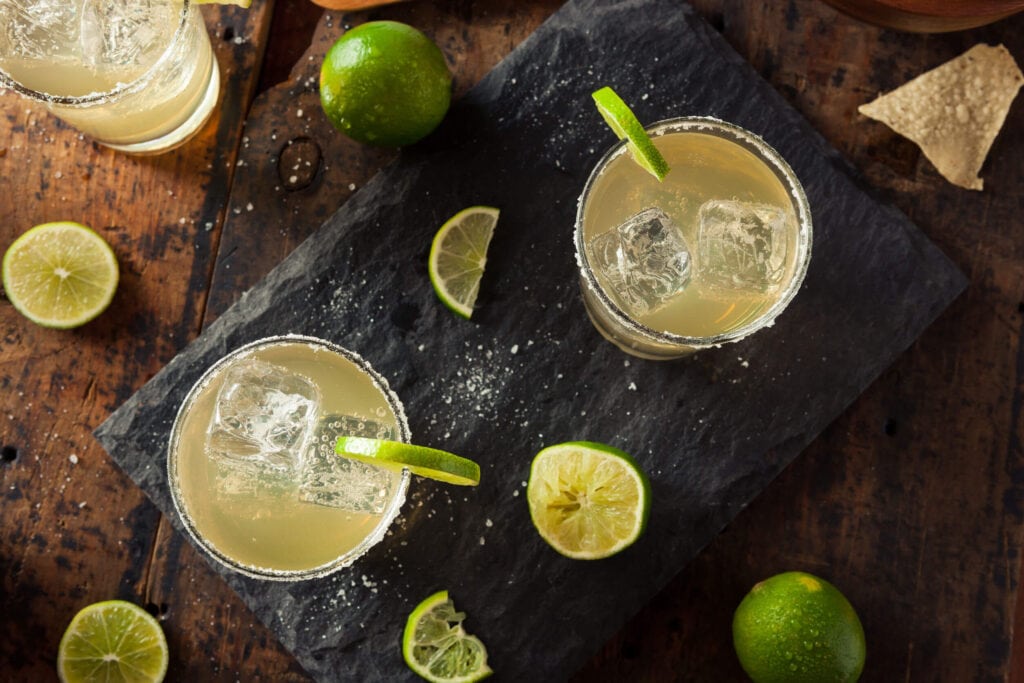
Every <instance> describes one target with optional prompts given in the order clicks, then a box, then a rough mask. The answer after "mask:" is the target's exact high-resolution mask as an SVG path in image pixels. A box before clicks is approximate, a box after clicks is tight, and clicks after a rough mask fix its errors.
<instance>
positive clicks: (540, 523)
mask: <svg viewBox="0 0 1024 683" xmlns="http://www.w3.org/2000/svg"><path fill="white" fill-rule="evenodd" d="M526 498H527V502H528V503H529V506H530V518H531V519H532V520H533V525H534V526H535V527H536V528H537V532H538V533H540V535H541V537H542V538H543V539H544V540H545V541H547V542H548V544H549V545H550V546H551V547H552V548H554V549H555V550H557V551H558V552H559V553H561V554H562V555H565V556H566V557H571V558H573V559H577V560H597V559H601V558H605V557H609V556H611V555H614V554H616V553H618V552H619V551H621V550H623V549H624V548H626V547H628V546H630V545H632V544H633V543H634V542H635V541H636V540H637V539H638V538H639V537H640V535H641V534H642V533H643V531H644V528H645V526H646V525H647V517H648V515H649V513H650V508H651V486H650V483H649V482H648V480H647V476H646V475H645V474H644V473H643V471H642V470H641V469H640V467H639V466H638V465H637V464H636V462H634V461H633V459H632V458H631V457H630V456H629V455H627V454H626V453H625V452H623V451H621V450H619V449H617V448H614V447H612V446H608V445H606V444H602V443H595V442H593V441H570V442H568V443H561V444H557V445H555V446H549V447H548V448H545V449H544V450H542V451H541V452H539V453H538V454H537V455H536V456H535V457H534V459H533V464H532V465H531V467H530V480H529V482H528V484H527V487H526Z"/></svg>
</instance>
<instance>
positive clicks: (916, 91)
mask: <svg viewBox="0 0 1024 683" xmlns="http://www.w3.org/2000/svg"><path fill="white" fill-rule="evenodd" d="M1022 83H1024V74H1021V71H1020V68H1019V67H1018V66H1017V63H1016V62H1015V61H1013V57H1012V56H1011V55H1010V53H1009V52H1008V51H1007V49H1006V48H1005V47H1003V46H1002V45H999V46H997V47H992V46H991V45H975V46H974V47H972V48H971V49H970V50H968V51H967V52H965V53H964V54H962V55H960V56H959V57H957V58H956V59H953V60H951V61H948V62H946V63H945V64H943V65H941V66H938V67H936V68H934V69H932V70H931V71H926V72H925V73H923V74H921V75H920V76H918V77H917V78H915V79H914V80H912V81H910V82H908V83H906V84H905V85H902V86H900V87H899V88H897V89H896V90H893V91H892V92H890V93H888V94H885V95H882V96H881V97H879V98H878V99H876V100H875V101H874V102H870V103H868V104H864V105H861V106H860V107H859V108H858V109H857V111H859V112H860V113H861V114H864V115H865V116H868V117H870V118H873V119H875V120H876V121H881V122H882V123H884V124H885V125H887V126H889V127H890V128H892V129H893V130H894V131H896V132H897V133H899V134H900V135H902V136H904V137H906V138H909V139H910V140H912V141H913V142H915V143H917V145H918V147H920V148H921V151H922V152H924V155H925V156H926V157H928V159H929V160H930V161H931V162H932V163H933V164H935V168H937V169H938V170H939V173H941V174H942V175H943V176H944V177H945V178H946V180H948V181H949V182H951V183H953V184H955V185H959V186H960V187H965V188H967V189H969V190H980V189H982V186H983V183H982V181H981V178H979V177H978V171H980V170H981V165H982V164H983V163H984V162H985V157H986V156H987V155H988V150H989V148H990V147H991V146H992V141H993V140H995V138H996V135H997V134H998V133H999V129H1000V128H1002V127H1003V122H1004V121H1006V114H1007V112H1008V111H1009V110H1010V104H1011V103H1012V102H1013V98H1014V97H1016V96H1017V91H1018V90H1019V89H1020V87H1021V84H1022Z"/></svg>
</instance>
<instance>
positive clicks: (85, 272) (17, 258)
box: [3, 221, 118, 329]
mask: <svg viewBox="0 0 1024 683" xmlns="http://www.w3.org/2000/svg"><path fill="white" fill-rule="evenodd" d="M117 280H118V274H117V257H115V256H114V252H113V251H112V250H111V248H110V245H108V244H107V243H106V242H105V241H103V238H102V237H100V236H99V235H97V234H96V233H95V232H93V231H92V230H90V229H89V228H87V227H85V226H84V225H81V224H79V223H71V222H68V221H64V222H60V223H44V224H42V225H37V226H36V227H34V228H32V229H31V230H29V231H28V232H26V233H25V234H23V235H22V236H21V237H19V238H18V239H16V240H14V243H13V244H11V246H10V247H8V249H7V252H6V253H5V254H4V261H3V282H4V291H5V292H6V293H7V298H8V299H9V300H10V302H11V303H12V304H14V307H15V308H16V309H17V310H18V312H19V313H21V314H22V315H24V316H25V317H26V318H28V319H29V320H31V321H32V322H34V323H37V324H39V325H42V326H43V327H56V328H62V329H66V328H69V327H78V326H79V325H83V324H85V323H87V322H89V321H90V320H92V319H93V318H95V317H96V316H98V315H99V314H100V313H102V312H103V310H104V309H105V308H106V307H107V306H108V305H109V304H110V300H111V299H112V298H113V297H114V292H115V291H116V290H117Z"/></svg>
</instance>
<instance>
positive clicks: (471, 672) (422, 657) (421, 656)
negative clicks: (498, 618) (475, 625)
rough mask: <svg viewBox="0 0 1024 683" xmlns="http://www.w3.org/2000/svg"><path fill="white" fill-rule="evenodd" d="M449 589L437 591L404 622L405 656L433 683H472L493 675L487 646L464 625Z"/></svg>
mask: <svg viewBox="0 0 1024 683" xmlns="http://www.w3.org/2000/svg"><path fill="white" fill-rule="evenodd" d="M465 618H466V615H465V613H464V612H456V611H455V604H454V603H453V602H452V601H451V600H449V599H448V591H440V592H437V593H434V594H433V595H431V596H430V597H429V598H427V599H426V600H424V601H423V602H421V603H420V604H419V605H417V607H416V609H414V610H413V611H412V614H410V615H409V619H408V620H407V621H406V623H405V632H404V633H403V634H402V657H403V658H404V659H405V663H406V664H407V665H408V666H409V668H410V669H412V670H413V671H415V672H416V673H417V674H418V675H419V676H421V677H422V678H424V679H426V680H428V681H430V682H431V683H473V681H479V680H481V679H483V678H486V677H488V676H490V675H491V673H492V671H491V669H490V667H488V666H487V648H485V647H484V644H483V643H481V642H480V639H479V638H477V637H476V636H471V635H469V634H467V633H466V631H465V630H464V629H463V628H462V622H463V621H464V620H465Z"/></svg>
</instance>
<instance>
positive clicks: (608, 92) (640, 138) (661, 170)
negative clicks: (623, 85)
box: [592, 86, 669, 180]
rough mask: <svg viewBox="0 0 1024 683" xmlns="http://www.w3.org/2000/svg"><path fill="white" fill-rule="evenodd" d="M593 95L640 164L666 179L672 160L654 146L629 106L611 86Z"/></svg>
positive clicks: (602, 111)
mask: <svg viewBox="0 0 1024 683" xmlns="http://www.w3.org/2000/svg"><path fill="white" fill-rule="evenodd" d="M592 97H593V98H594V103H595V104H596V105H597V111H599V112H600V113H601V116H602V117H603V118H604V120H605V122H606V123H607V124H608V126H609V127H610V128H611V129H612V130H613V131H614V132H615V134H616V135H617V136H618V137H619V139H620V140H622V139H625V140H626V145H627V146H628V147H629V152H630V154H632V155H633V159H634V160H635V161H636V163H638V164H640V165H641V166H642V167H643V168H645V169H646V170H647V171H648V172H649V173H650V174H651V175H653V176H654V177H655V178H657V179H658V180H664V179H665V176H667V175H668V172H669V167H668V162H667V161H665V157H663V156H662V155H661V152H659V151H658V148H657V147H655V146H654V142H653V141H652V140H651V138H650V136H649V135H647V131H645V130H644V127H643V125H641V124H640V121H639V120H638V119H637V118H636V116H635V115H634V114H633V110H631V109H630V108H629V105H627V104H626V103H625V102H624V101H623V100H622V98H621V97H619V96H618V95H617V94H616V92H615V91H614V90H612V89H611V88H609V87H607V86H605V87H603V88H601V89H600V90H598V91H597V92H595V93H594V94H593V95H592Z"/></svg>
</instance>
